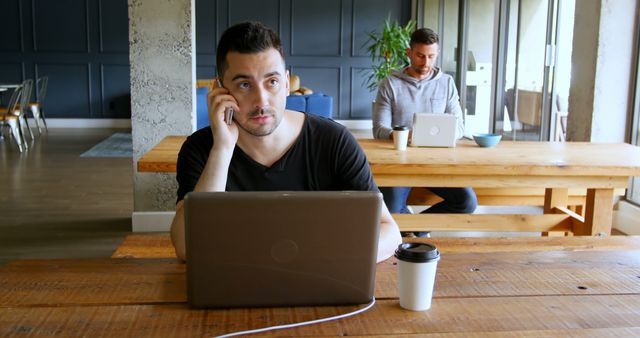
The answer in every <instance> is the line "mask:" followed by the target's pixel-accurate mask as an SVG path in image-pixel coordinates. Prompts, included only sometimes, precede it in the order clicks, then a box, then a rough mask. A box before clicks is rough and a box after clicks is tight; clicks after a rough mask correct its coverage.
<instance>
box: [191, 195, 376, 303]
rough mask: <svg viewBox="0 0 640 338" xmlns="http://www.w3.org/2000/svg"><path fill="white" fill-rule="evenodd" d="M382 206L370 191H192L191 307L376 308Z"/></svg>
mask: <svg viewBox="0 0 640 338" xmlns="http://www.w3.org/2000/svg"><path fill="white" fill-rule="evenodd" d="M381 203H382V197H381V194H380V193H378V192H370V191H349V192H341V191H333V192H332V191H315V192H311V191H300V192H209V193H189V194H188V195H187V196H186V198H185V231H186V234H185V235H186V252H187V293H188V295H187V296H188V297H187V298H188V301H189V304H190V305H191V306H193V307H253V306H297V305H339V304H363V303H367V302H370V301H371V299H372V297H373V291H374V286H375V270H376V257H377V252H378V236H379V223H380V207H381Z"/></svg>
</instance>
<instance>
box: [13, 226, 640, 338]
mask: <svg viewBox="0 0 640 338" xmlns="http://www.w3.org/2000/svg"><path fill="white" fill-rule="evenodd" d="M540 240H543V239H541V238H527V239H517V240H516V241H515V242H516V243H517V244H516V245H513V241H512V239H481V238H479V239H465V240H464V241H463V242H466V244H472V245H470V248H471V249H470V250H469V251H465V250H464V245H462V244H465V243H461V242H460V239H451V240H449V239H427V240H424V241H437V245H438V246H439V247H440V248H441V249H442V258H441V260H440V262H439V265H438V272H437V279H436V287H435V291H434V300H433V306H432V308H431V309H430V310H429V311H425V312H412V311H406V310H403V309H402V308H400V306H399V304H398V299H397V297H398V294H397V279H396V273H397V272H396V265H395V263H396V262H395V260H394V259H393V258H392V259H389V260H387V261H385V262H383V263H381V264H379V266H378V271H377V276H376V297H377V298H378V302H377V304H376V305H375V306H374V307H373V308H372V309H371V310H369V311H367V312H365V313H363V314H360V315H357V316H354V317H350V318H346V319H341V320H338V321H332V322H327V323H322V324H317V325H312V326H304V327H300V328H295V329H287V330H281V331H275V332H273V331H272V332H267V333H266V334H265V335H269V334H272V335H273V334H277V335H279V336H284V337H294V336H295V337H301V336H311V337H320V336H358V337H373V336H385V337H388V336H399V335H403V336H405V335H413V334H423V335H429V334H433V335H438V336H446V337H469V336H474V337H495V336H499V337H500V336H504V337H507V336H531V337H533V336H542V335H544V336H558V337H566V336H585V335H590V336H598V337H601V336H637V335H640V239H639V238H636V237H605V238H596V237H580V238H572V237H567V238H549V239H544V241H543V242H540ZM563 243H564V244H563ZM546 245H548V247H547V249H548V250H540V249H541V248H543V247H545V246H546ZM483 247H484V248H483ZM509 247H510V248H511V249H509ZM185 282H186V280H185V265H184V264H180V263H178V262H177V261H176V260H175V259H173V258H165V259H163V258H155V259H149V258H131V259H86V260H23V261H14V262H12V263H9V264H7V265H6V266H4V267H2V268H0V335H2V336H12V335H21V334H23V335H24V334H29V335H54V334H56V335H60V336H97V335H101V336H185V337H203V336H212V335H217V334H222V333H226V332H230V331H237V330H246V329H253V328H260V327H265V326H269V325H277V324H284V323H291V322H296V321H303V320H311V319H316V318H319V317H324V316H329V315H336V314H340V313H345V312H347V311H350V310H352V309H354V308H355V307H353V306H322V307H295V308H288V307H282V308H254V309H218V310H192V309H189V308H188V306H187V305H186V302H185V301H186V283H185Z"/></svg>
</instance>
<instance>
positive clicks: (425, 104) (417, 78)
mask: <svg viewBox="0 0 640 338" xmlns="http://www.w3.org/2000/svg"><path fill="white" fill-rule="evenodd" d="M439 52H440V46H439V38H438V35H437V34H436V33H435V32H433V31H432V30H431V29H428V28H421V29H418V30H416V31H415V32H413V34H412V35H411V42H410V45H409V48H407V55H408V57H409V60H410V62H411V64H410V65H409V67H407V68H405V69H403V70H402V71H395V72H393V73H392V74H391V75H389V76H387V77H386V78H385V79H384V80H382V82H381V83H380V86H379V88H378V95H377V96H376V102H375V104H374V109H373V136H374V137H375V138H377V139H393V133H392V127H393V126H396V125H402V126H408V127H409V128H410V129H411V128H412V126H413V114H414V113H416V112H428V113H436V114H451V115H454V116H455V117H456V120H457V130H456V135H457V137H458V138H460V137H462V135H463V134H464V121H463V119H462V109H461V107H460V98H459V96H458V90H457V89H456V86H455V83H454V81H453V78H452V77H451V76H450V75H448V74H444V73H443V72H442V70H440V69H439V68H437V67H435V64H436V60H437V58H438V54H439ZM429 189H430V190H431V191H432V192H433V193H434V194H436V195H438V196H440V197H441V198H442V199H443V201H442V202H440V203H437V204H435V205H433V206H431V207H430V208H429V209H427V210H425V211H423V213H472V212H473V211H474V210H475V209H476V206H477V198H476V195H475V193H474V191H473V189H471V188H429ZM380 191H381V192H382V194H383V196H384V201H385V203H386V205H387V207H388V208H389V211H391V212H392V213H409V209H408V208H407V197H408V196H409V192H410V191H411V188H410V187H394V188H380ZM415 235H417V236H427V235H428V233H416V234H415Z"/></svg>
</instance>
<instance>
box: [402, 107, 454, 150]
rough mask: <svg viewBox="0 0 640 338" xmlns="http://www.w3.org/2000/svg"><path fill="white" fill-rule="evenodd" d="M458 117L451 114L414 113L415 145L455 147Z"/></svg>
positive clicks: (413, 136)
mask: <svg viewBox="0 0 640 338" xmlns="http://www.w3.org/2000/svg"><path fill="white" fill-rule="evenodd" d="M456 123H457V121H456V117H455V116H454V115H451V114H428V113H415V114H413V132H412V133H411V146H413V147H455V146H456V141H457V138H456V129H457V128H456Z"/></svg>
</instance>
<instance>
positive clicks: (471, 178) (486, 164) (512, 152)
mask: <svg viewBox="0 0 640 338" xmlns="http://www.w3.org/2000/svg"><path fill="white" fill-rule="evenodd" d="M185 138H186V136H167V137H166V138H164V139H163V140H162V141H161V142H160V143H159V144H158V145H157V146H155V147H154V148H153V149H152V150H151V151H149V152H148V153H146V154H145V155H144V156H142V158H140V159H139V160H138V163H137V168H138V171H139V172H175V171H176V160H177V156H178V152H179V150H180V147H181V145H182V143H183V142H184V140H185ZM358 142H359V143H360V145H361V146H362V148H363V149H364V151H365V153H366V155H367V158H368V160H369V163H370V165H371V171H372V173H373V175H374V179H375V180H376V183H377V184H378V185H379V186H411V187H464V186H471V187H474V188H544V189H545V201H544V214H543V215H535V214H508V215H501V214H490V215H487V214H483V215H465V214H455V215H454V214H420V215H394V218H395V219H396V221H397V222H398V224H399V226H400V229H401V230H403V231H412V230H430V231H438V230H441V231H448V230H454V231H540V232H555V233H556V234H565V233H566V234H575V235H599V234H610V233H611V222H612V217H613V208H612V204H613V196H614V190H615V189H625V188H627V187H628V185H629V178H630V177H632V176H640V147H636V146H632V145H629V144H624V143H621V144H599V143H578V142H562V143H554V142H509V141H503V142H501V143H500V144H498V146H496V147H494V148H480V147H478V146H476V145H475V144H473V143H471V142H464V141H463V142H460V143H459V144H458V146H457V147H456V148H411V147H410V148H409V149H407V151H397V150H395V149H394V148H393V144H392V143H391V142H390V141H386V140H372V139H359V140H358ZM570 188H581V189H586V190H587V196H586V202H585V210H584V216H582V215H579V214H577V213H575V212H572V211H571V210H569V209H568V204H569V201H568V191H569V189H570Z"/></svg>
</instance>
